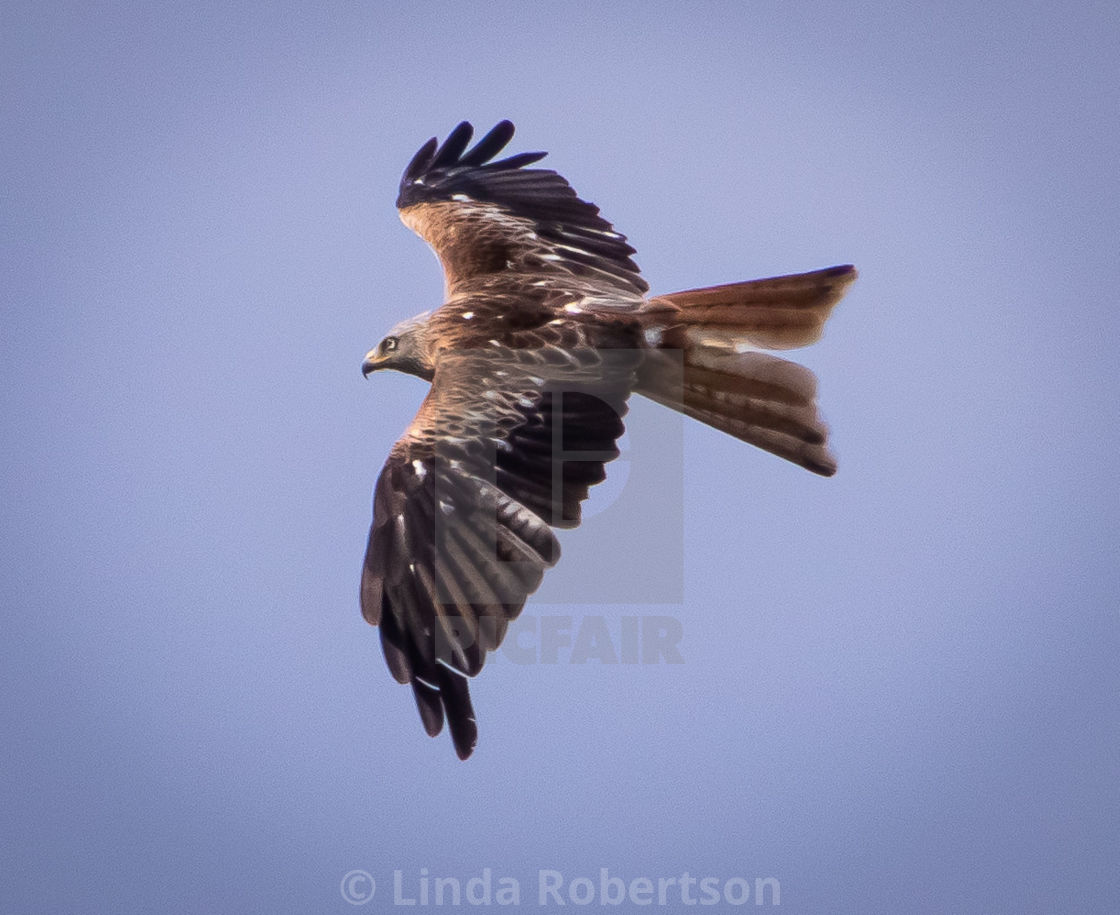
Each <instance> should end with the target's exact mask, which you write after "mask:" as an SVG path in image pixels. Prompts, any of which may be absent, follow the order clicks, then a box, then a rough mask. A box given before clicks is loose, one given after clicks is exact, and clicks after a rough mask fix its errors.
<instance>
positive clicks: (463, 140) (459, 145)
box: [428, 121, 474, 169]
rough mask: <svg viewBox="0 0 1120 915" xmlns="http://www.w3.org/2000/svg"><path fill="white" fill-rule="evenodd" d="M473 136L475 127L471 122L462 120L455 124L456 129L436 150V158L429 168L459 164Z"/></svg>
mask: <svg viewBox="0 0 1120 915" xmlns="http://www.w3.org/2000/svg"><path fill="white" fill-rule="evenodd" d="M472 136H474V128H473V127H472V126H471V122H470V121H460V122H459V123H458V124H457V125H455V129H454V130H453V131H451V133H449V134H448V135H447V139H446V140H444V141H443V145H442V146H441V147H440V148H439V149H438V150H437V151H436V155H435V158H434V159H432V161H431V163H430V164H429V165H428V168H429V169H435V168H447V167H448V166H450V165H456V164H458V162H459V157H460V156H461V155H462V154H463V151H464V150H465V149H466V148H467V144H468V143H470V141H471V137H472Z"/></svg>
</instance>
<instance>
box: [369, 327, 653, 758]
mask: <svg viewBox="0 0 1120 915" xmlns="http://www.w3.org/2000/svg"><path fill="white" fill-rule="evenodd" d="M559 332H560V331H558V333H559ZM637 361H638V353H637V351H634V350H600V351H597V350H594V349H592V348H590V347H587V348H576V349H573V348H568V347H565V348H563V349H561V348H560V347H559V346H544V347H541V348H535V349H509V348H506V347H501V348H497V347H494V348H486V349H476V350H470V351H461V352H459V353H450V354H445V355H444V356H442V357H441V361H440V364H439V367H438V369H437V370H436V375H435V378H434V379H433V382H432V387H431V390H430V391H429V393H428V397H427V398H426V399H425V401H424V404H423V406H422V407H421V408H420V412H419V413H418V414H417V416H416V419H415V420H414V421H413V423H412V425H411V426H410V427H409V429H408V431H407V432H406V433H405V435H404V436H403V437H402V438H401V440H400V441H398V442H397V444H396V445H395V446H394V447H393V449H392V452H391V453H390V456H389V460H388V461H387V462H386V464H385V467H384V469H383V470H382V472H381V476H380V477H379V479H378V481H377V487H376V490H375V494H374V505H373V526H372V528H371V530H370V535H369V544H368V546H367V549H366V558H365V566H364V569H363V573H362V591H361V601H362V613H363V615H364V616H365V618H366V619H367V620H368V621H369V622H370V623H372V624H374V625H378V624H379V625H380V627H381V644H382V648H383V649H384V652H385V659H386V661H387V662H388V665H389V669H390V671H391V672H392V674H393V676H394V677H395V678H396V679H397V681H398V682H400V683H411V684H412V689H413V692H414V694H415V697H416V703H417V707H418V708H419V710H420V717H421V719H422V721H423V723H424V727H425V729H426V730H427V732H428V733H429V734H430V735H432V736H435V735H436V734H438V733H439V732H440V730H441V729H442V727H443V721H444V718H445V717H446V718H447V721H448V724H449V727H450V730H451V736H452V738H453V740H454V743H455V749H456V751H457V752H458V754H459V756H460V758H462V759H466V757H468V756H469V755H470V754H471V751H472V750H473V749H474V745H475V741H476V739H477V735H478V729H477V725H476V723H475V718H474V711H473V708H472V706H471V700H470V694H469V691H468V688H467V679H466V677H467V676H468V675H469V676H473V675H474V674H476V673H478V671H479V670H480V669H481V668H482V665H483V661H484V659H485V656H486V652H487V651H492V650H494V649H495V648H497V646H498V645H499V644H500V642H501V640H502V637H503V636H504V634H505V631H506V627H507V625H508V623H509V620H511V619H513V618H514V617H516V616H517V615H518V613H519V612H520V611H521V608H522V606H523V605H524V603H525V599H526V597H527V596H528V595H529V594H531V593H532V592H533V591H535V590H536V588H537V586H538V585H539V584H540V582H541V578H542V576H543V575H544V572H545V570H546V569H547V568H549V567H551V566H552V565H554V564H555V562H556V561H557V559H558V558H559V544H558V543H557V541H556V538H555V536H554V534H553V533H552V531H551V529H550V525H553V526H557V527H574V526H575V525H577V524H578V523H579V520H580V503H581V502H582V500H583V499H585V498H586V497H587V493H588V488H589V487H590V486H592V485H593V484H595V483H598V482H600V481H601V480H602V479H603V478H604V476H605V471H604V469H603V465H604V464H605V463H606V462H607V461H609V460H611V459H613V458H614V457H616V456H617V454H618V450H617V448H616V446H615V440H616V439H617V438H618V436H619V435H621V434H622V431H623V425H622V416H623V415H624V414H625V412H626V398H627V396H628V395H629V392H630V389H631V387H632V385H633V383H634V373H635V367H636V364H637Z"/></svg>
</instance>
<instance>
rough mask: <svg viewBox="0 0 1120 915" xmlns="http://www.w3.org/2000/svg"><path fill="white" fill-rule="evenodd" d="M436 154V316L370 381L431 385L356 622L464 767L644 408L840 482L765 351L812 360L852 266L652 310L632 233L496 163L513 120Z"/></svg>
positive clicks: (381, 482) (813, 416)
mask: <svg viewBox="0 0 1120 915" xmlns="http://www.w3.org/2000/svg"><path fill="white" fill-rule="evenodd" d="M471 135H472V129H471V126H470V125H469V124H466V123H463V124H460V125H459V126H458V127H457V128H455V130H454V131H452V133H451V134H450V135H449V136H448V138H447V139H446V140H445V141H444V143H443V144H442V145H440V144H438V143H437V141H436V140H435V139H432V140H430V141H428V143H426V144H425V145H424V146H423V147H422V148H421V149H420V150H419V152H417V154H416V156H415V157H414V158H413V160H412V161H411V162H410V163H409V166H408V168H407V169H406V170H405V173H404V176H403V178H402V179H401V187H400V194H399V196H398V198H397V206H398V208H399V209H400V214H401V219H402V220H403V221H404V222H405V224H406V225H408V226H409V227H410V228H411V229H413V230H414V231H415V232H416V233H417V234H418V235H420V236H421V237H422V238H424V239H425V241H427V242H428V243H429V244H430V245H431V246H432V247H433V249H434V250H435V251H436V253H437V254H438V255H439V258H440V261H441V263H442V264H443V268H444V276H445V281H446V301H445V302H444V304H443V305H442V306H441V307H440V308H438V309H437V310H436V311H434V312H431V313H425V314H422V315H419V316H418V317H416V318H413V319H411V320H409V321H405V322H403V323H402V324H400V325H398V326H397V327H396V328H394V329H393V331H391V332H390V334H389V335H388V336H387V337H386V338H385V339H384V340H382V341H381V343H380V344H379V346H378V347H377V348H375V349H374V350H371V351H370V352H369V353H368V354H367V355H366V359H365V362H364V363H363V366H362V371H363V373H364V374H367V375H368V374H369V373H370V372H372V371H374V370H376V369H381V368H394V369H397V370H399V371H404V372H408V373H410V374H413V375H418V376H420V377H421V378H425V379H427V380H428V381H430V382H431V388H430V390H429V392H428V396H427V397H426V398H425V400H424V403H423V404H422V405H421V407H420V411H419V413H417V415H416V418H415V419H414V420H413V422H412V424H411V425H410V426H409V428H408V429H407V430H406V432H405V434H404V435H403V436H402V438H401V439H400V441H398V442H397V443H396V445H394V446H393V449H392V451H391V452H390V454H389V459H388V461H387V462H386V464H385V467H384V469H383V470H382V472H381V476H380V477H379V479H378V481H377V486H376V489H375V492H374V504H373V526H372V528H371V529H370V535H369V544H368V547H367V549H366V558H365V565H364V569H363V573H362V587H361V605H362V614H363V615H364V616H365V618H366V620H368V621H369V622H370V623H371V624H373V625H376V626H379V627H380V631H381V644H382V647H383V649H384V653H385V659H386V661H387V663H388V665H389V670H390V672H391V673H392V674H393V676H394V677H395V678H396V679H397V680H398V681H399V682H401V683H409V684H411V686H412V689H413V694H414V696H415V698H416V703H417V707H418V709H419V712H420V718H421V721H422V722H423V724H424V727H425V729H426V730H427V732H428V733H429V734H431V735H433V736H434V735H436V734H438V733H439V732H440V730H442V728H443V724H444V721H445V720H446V722H447V724H448V726H449V728H450V731H451V736H452V740H453V742H454V744H455V749H456V752H457V753H458V754H459V756H460V758H462V759H465V758H467V757H468V756H469V755H470V754H471V752H472V750H473V749H474V746H475V743H476V740H477V736H478V728H477V724H476V721H475V715H474V710H473V708H472V706H471V699H470V693H469V691H468V688H467V677H469V676H474V675H475V674H477V673H478V672H479V670H481V668H482V665H483V662H484V661H485V657H486V653H487V652H489V651H493V650H494V649H496V648H497V647H498V645H499V644H500V643H501V640H502V637H503V635H504V634H505V631H506V627H507V626H508V624H509V621H510V620H511V619H513V618H514V617H516V616H517V615H518V613H520V612H521V608H522V607H523V606H524V604H525V600H526V598H527V597H528V596H529V595H530V594H531V593H532V592H533V591H535V590H536V588H537V587H538V586H539V584H540V582H541V578H542V577H543V575H544V572H545V571H546V570H547V569H548V568H549V567H551V566H552V565H553V564H555V562H556V561H557V559H558V558H559V545H558V543H557V541H556V538H555V535H554V534H553V532H552V528H553V527H575V526H576V525H578V524H579V521H580V509H581V503H582V502H583V500H584V499H586V498H587V494H588V490H589V488H590V487H591V486H593V485H594V484H596V483H598V482H601V481H602V480H603V479H604V477H605V469H604V465H605V464H606V463H607V462H609V461H610V460H612V459H613V458H614V457H616V456H617V454H618V449H617V446H616V444H615V443H616V440H617V439H618V437H619V436H620V435H621V434H622V432H623V417H624V416H625V413H626V403H627V398H628V397H629V395H630V394H631V393H634V392H636V393H639V394H643V395H645V396H647V397H650V398H652V399H653V400H656V401H658V402H659V403H663V404H665V405H667V406H669V407H672V408H673V409H676V410H679V411H681V412H682V413H685V414H687V415H689V416H692V417H695V418H697V419H699V420H701V421H702V422H705V423H708V424H709V425H712V426H715V427H716V428H718V429H722V430H723V431H725V432H728V433H730V434H731V435H734V436H735V437H737V438H740V439H742V440H743V441H746V442H750V443H751V444H753V445H757V446H758V447H760V448H764V449H766V450H767V451H770V452H772V453H774V454H777V455H779V456H780V457H783V458H786V459H787V460H790V461H793V462H795V463H797V464H800V465H801V466H803V467H806V468H808V469H809V470H812V471H813V472H815V473H819V474H822V475H825V476H828V475H831V474H832V473H834V472H835V470H836V463H835V461H834V459H833V458H832V455H831V454H830V453H829V451H828V445H827V428H826V427H825V425H824V423H823V422H822V421H821V418H820V416H819V414H818V412H817V406H816V379H815V378H814V377H813V374H812V373H811V372H810V371H809V370H808V369H805V368H803V367H802V366H799V365H797V364H795V363H792V362H788V361H786V360H784V359H780V358H778V357H776V356H771V355H767V354H765V353H761V352H758V351H757V350H758V349H787V348H791V347H797V346H804V345H806V344H808V343H812V342H814V341H815V340H816V339H817V338H818V337H819V336H820V333H821V329H822V327H823V325H824V322H825V321H826V320H827V318H828V315H829V313H830V312H831V310H832V307H833V306H834V305H835V304H836V302H837V301H839V299H840V297H841V296H842V295H843V294H844V292H845V290H846V289H847V287H848V285H850V284H851V282H852V281H853V280H854V279H855V277H856V272H855V269H854V268H853V267H850V266H844V267H831V268H828V269H826V270H818V271H815V272H813V273H804V274H797V275H793V276H785V277H777V278H773V279H764V280H753V281H750V282H745V283H731V284H728V285H724V286H714V287H710V288H707V289H694V290H690V291H686V292H677V293H672V294H670V295H664V296H658V297H654V298H647V296H646V292H647V290H648V286H647V285H646V283H645V281H644V280H643V279H642V278H641V276H640V275H639V271H638V267H637V265H636V264H635V263H634V261H633V259H632V257H631V255H633V254H634V249H633V248H631V247H630V246H629V245H628V244H627V243H626V238H625V236H623V235H621V234H619V233H618V232H615V231H614V229H613V228H612V226H611V225H610V223H608V222H607V221H606V220H604V219H603V218H602V217H601V216H600V215H599V211H598V208H597V207H595V206H594V205H593V204H591V203H588V202H586V201H584V200H581V199H580V198H579V197H577V196H576V193H575V191H573V190H572V188H571V187H570V185H569V184H568V183H567V181H565V180H564V179H563V178H562V177H561V176H559V175H558V174H556V173H555V172H553V171H550V170H547V169H536V168H526V166H528V165H531V164H532V163H534V162H536V161H538V160H539V159H541V158H543V156H544V153H522V154H520V155H515V156H511V157H509V158H506V159H502V160H498V161H493V160H494V157H495V156H496V155H497V154H498V153H499V152H501V150H502V149H504V148H505V146H506V144H507V143H508V142H509V140H510V139H511V138H512V136H513V125H512V124H510V123H509V122H508V121H503V122H501V123H500V124H498V125H497V126H496V127H495V128H494V129H493V130H491V131H490V132H489V133H488V134H487V135H486V136H485V137H483V138H482V139H481V140H480V141H479V142H478V143H477V144H476V145H475V146H474V147H473V148H471V149H469V150H468V148H467V147H468V145H469V143H470V139H471Z"/></svg>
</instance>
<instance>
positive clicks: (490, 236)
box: [397, 121, 649, 298]
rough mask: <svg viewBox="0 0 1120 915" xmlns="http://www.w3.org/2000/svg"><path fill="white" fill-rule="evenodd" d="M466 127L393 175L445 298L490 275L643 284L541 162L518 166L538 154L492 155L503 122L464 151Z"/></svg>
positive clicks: (617, 237)
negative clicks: (433, 260) (434, 258)
mask: <svg viewBox="0 0 1120 915" xmlns="http://www.w3.org/2000/svg"><path fill="white" fill-rule="evenodd" d="M472 134H473V128H472V127H471V125H470V124H468V123H467V122H465V121H464V122H463V123H462V124H460V125H459V126H458V127H456V128H455V129H454V130H453V131H452V132H451V133H450V135H449V136H448V137H447V139H446V140H444V142H443V145H442V146H441V145H439V144H438V143H437V141H436V140H435V138H432V139H431V140H429V141H428V142H427V143H426V144H425V145H424V146H423V147H421V149H420V150H419V152H417V153H416V155H415V156H414V157H413V159H412V161H411V162H410V163H409V165H408V168H407V169H405V172H404V176H403V177H402V178H401V186H400V194H399V196H398V197H397V207H398V209H399V210H400V214H401V219H402V220H403V221H404V222H405V224H406V225H407V226H408V227H409V228H411V229H412V230H413V231H414V232H416V234H417V235H419V236H420V237H421V238H423V239H424V240H425V241H426V242H428V244H429V245H431V246H432V248H433V249H434V250H435V252H436V254H437V255H438V256H439V259H440V261H441V263H442V264H443V270H444V279H445V282H446V286H447V293H448V296H449V297H450V296H451V295H454V294H455V293H458V292H465V291H469V290H470V289H471V288H478V285H479V283H478V281H479V280H483V281H484V280H485V279H486V278H488V277H492V276H493V275H494V274H496V273H509V272H511V271H512V272H513V273H515V274H520V275H522V276H523V278H524V279H523V282H524V284H525V285H526V286H529V285H532V284H536V285H540V282H539V281H541V280H542V279H543V280H545V281H546V282H547V281H549V280H556V281H561V282H562V280H563V278H565V277H569V278H570V277H577V278H579V280H580V281H581V282H584V283H587V282H590V283H591V284H593V285H595V286H598V287H601V288H602V290H603V291H604V292H608V293H611V294H613V295H615V296H618V295H620V294H621V295H624V296H630V297H635V296H636V297H638V298H641V296H642V295H643V294H644V293H645V292H646V290H647V289H648V288H649V287H648V285H647V284H646V282H645V281H644V280H643V279H642V278H641V277H640V276H639V274H638V266H637V265H636V264H635V263H634V261H633V260H632V259H631V255H632V254H633V253H634V249H633V248H632V247H630V245H628V244H627V243H626V237H625V236H624V235H621V234H619V233H618V232H616V231H614V229H613V228H612V227H611V224H610V223H609V222H607V221H606V220H605V219H603V218H602V217H601V216H600V215H599V208H598V207H596V206H595V205H594V204H592V203H588V202H587V201H585V200H581V199H580V198H579V197H578V196H577V195H576V192H575V191H574V190H573V189H572V187H571V185H569V184H568V182H567V181H566V180H564V178H562V177H561V176H560V175H558V174H557V173H556V172H554V171H551V170H549V169H540V168H526V167H525V166H527V165H531V164H532V163H534V162H536V161H538V160H539V159H542V158H543V157H544V156H545V155H546V154H545V153H541V152H534V153H521V154H519V155H515V156H510V157H508V158H505V159H500V160H497V161H492V160H493V159H494V156H496V155H497V154H498V153H499V152H501V151H502V149H504V148H505V146H506V144H507V143H509V141H510V139H511V138H512V137H513V124H511V123H510V122H509V121H502V122H501V123H499V124H498V125H497V126H496V127H494V129H493V130H491V131H490V132H489V133H488V134H486V136H485V137H483V138H482V139H481V140H479V141H478V143H477V144H475V146H474V147H473V148H471V149H470V150H468V149H467V146H468V144H469V143H470V140H471V136H472Z"/></svg>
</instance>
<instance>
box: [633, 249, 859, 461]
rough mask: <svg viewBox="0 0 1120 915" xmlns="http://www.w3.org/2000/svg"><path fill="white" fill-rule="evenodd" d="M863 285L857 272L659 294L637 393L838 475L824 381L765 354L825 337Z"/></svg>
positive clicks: (839, 270)
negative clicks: (820, 393) (821, 402)
mask: <svg viewBox="0 0 1120 915" xmlns="http://www.w3.org/2000/svg"><path fill="white" fill-rule="evenodd" d="M855 278H856V270H855V268H854V267H851V266H844V267H829V268H827V269H825V270H816V271H814V272H812V273H800V274H794V275H792V276H780V277H773V278H771V279H764V280H751V281H749V282H746V283H729V284H727V285H725V286H711V287H708V288H706V289H692V290H688V291H686V292H675V293H672V294H671V295H665V296H658V297H657V298H653V299H651V300H650V301H649V305H648V308H647V309H646V310H645V311H644V312H643V317H644V321H645V333H646V340H647V342H648V343H649V344H650V346H651V347H655V348H656V349H655V351H654V352H651V353H650V354H649V356H648V358H647V359H646V362H645V364H644V365H643V367H642V370H641V374H640V376H639V379H638V386H637V391H638V393H640V394H644V395H645V396H646V397H649V398H651V399H652V400H656V401H658V402H659V403H663V404H665V405H666V406H670V407H672V408H673V409H675V410H680V411H681V412H682V413H684V414H686V415H688V416H691V417H694V418H695V419H698V420H700V421H701V422H705V423H707V424H708V425H710V426H714V427H715V428H717V429H721V430H722V431H724V432H727V433H729V434H731V435H734V436H735V437H736V438H739V439H742V440H743V441H745V442H749V443H750V444H752V445H757V446H758V447H759V448H763V449H765V450H766V451H769V452H771V453H773V454H776V455H778V456H779V457H783V458H785V459H786V460H789V461H793V462H794V463H795V464H800V465H801V466H802V467H805V468H806V469H808V470H811V471H813V472H814V473H819V474H822V475H823V476H831V475H832V474H834V473H835V472H836V461H835V459H834V458H833V456H832V454H831V453H830V452H829V450H828V427H827V426H826V425H825V424H824V421H823V420H822V419H821V417H820V414H819V412H818V410H817V402H816V395H817V382H816V378H815V377H814V375H813V373H812V372H810V371H809V370H808V369H807V368H805V367H804V366H801V365H798V364H797V363H794V362H789V361H787V360H785V359H780V358H778V357H777V356H771V355H769V354H767V353H761V352H758V350H759V349H792V348H794V347H798V346H806V345H808V344H810V343H813V342H815V341H816V340H817V339H819V338H820V335H821V331H822V329H823V327H824V323H825V321H826V320H827V319H828V316H829V314H830V313H831V312H832V308H833V306H834V305H835V304H836V303H837V302H838V301H840V299H841V297H843V295H844V293H845V291H847V288H848V286H849V285H851V283H852V282H853V281H854V280H855Z"/></svg>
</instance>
